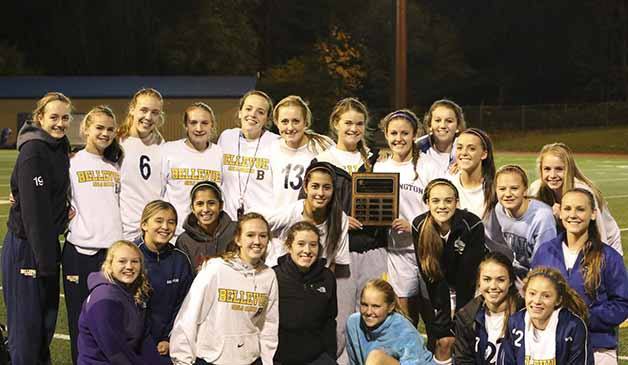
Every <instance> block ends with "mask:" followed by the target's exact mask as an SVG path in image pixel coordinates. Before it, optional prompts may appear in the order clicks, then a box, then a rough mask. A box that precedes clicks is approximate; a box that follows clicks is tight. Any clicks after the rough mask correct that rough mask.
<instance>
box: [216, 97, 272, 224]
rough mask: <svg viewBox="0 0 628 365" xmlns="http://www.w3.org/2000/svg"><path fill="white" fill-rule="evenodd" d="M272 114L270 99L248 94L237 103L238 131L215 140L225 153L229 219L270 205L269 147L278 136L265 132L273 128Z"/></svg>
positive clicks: (227, 131)
mask: <svg viewBox="0 0 628 365" xmlns="http://www.w3.org/2000/svg"><path fill="white" fill-rule="evenodd" d="M272 112H273V101H272V99H271V98H270V96H268V95H267V94H266V93H264V92H263V91H259V90H251V91H249V92H247V93H246V94H244V96H242V98H241V99H240V108H239V110H238V116H237V118H238V121H239V123H240V127H239V128H232V129H226V130H224V131H223V132H222V133H221V134H220V138H219V139H218V145H219V146H220V148H222V150H223V152H224V155H223V160H222V167H223V169H222V188H223V190H224V192H225V208H224V209H225V211H226V212H227V214H229V216H231V218H232V219H236V220H237V219H238V218H239V215H242V214H244V213H247V212H251V211H258V210H261V209H267V208H268V207H269V206H272V205H273V175H272V172H271V169H270V160H271V151H270V146H271V145H272V143H273V141H275V140H277V139H279V136H278V135H276V134H275V133H273V132H271V131H269V130H267V128H268V127H270V125H272ZM238 212H239V213H238Z"/></svg>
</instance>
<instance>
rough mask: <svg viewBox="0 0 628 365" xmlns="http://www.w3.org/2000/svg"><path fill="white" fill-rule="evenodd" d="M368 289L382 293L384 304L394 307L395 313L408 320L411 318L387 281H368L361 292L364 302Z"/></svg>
mask: <svg viewBox="0 0 628 365" xmlns="http://www.w3.org/2000/svg"><path fill="white" fill-rule="evenodd" d="M366 289H373V290H376V291H378V292H379V293H382V294H383V295H384V302H385V303H386V304H388V305H389V306H390V305H394V309H393V311H394V312H397V313H399V314H401V315H402V316H404V317H406V318H408V319H409V318H410V317H409V316H408V313H406V311H405V310H404V309H403V308H402V307H401V305H400V304H399V297H397V294H395V290H394V289H393V287H392V286H391V285H390V284H389V283H388V282H387V281H386V280H384V279H371V280H369V281H367V282H366V284H364V287H363V288H362V291H360V301H361V300H362V296H364V292H365V291H366Z"/></svg>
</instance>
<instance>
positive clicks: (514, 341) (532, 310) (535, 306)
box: [497, 267, 593, 365]
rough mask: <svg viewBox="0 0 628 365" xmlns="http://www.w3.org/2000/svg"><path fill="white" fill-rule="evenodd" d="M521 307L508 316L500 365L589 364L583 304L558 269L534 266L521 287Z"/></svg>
mask: <svg viewBox="0 0 628 365" xmlns="http://www.w3.org/2000/svg"><path fill="white" fill-rule="evenodd" d="M523 290H524V292H525V296H524V299H525V310H521V311H519V312H517V313H515V314H514V315H513V316H511V317H510V319H509V320H508V330H507V331H506V337H505V338H504V341H503V342H502V346H501V349H500V353H499V355H498V356H499V359H498V361H497V363H498V364H500V365H526V364H560V365H593V356H591V344H590V342H589V339H588V334H587V328H586V324H585V323H586V320H587V307H586V304H585V303H584V302H583V301H582V299H581V298H580V296H579V295H578V293H576V292H575V291H574V290H573V289H572V288H571V287H569V285H568V284H567V282H566V281H565V278H563V276H562V275H561V274H560V272H559V271H558V270H555V269H551V268H548V267H537V268H534V269H532V270H530V272H529V273H528V276H527V277H526V282H525V285H524V287H523Z"/></svg>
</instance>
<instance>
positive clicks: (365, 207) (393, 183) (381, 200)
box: [351, 172, 399, 226]
mask: <svg viewBox="0 0 628 365" xmlns="http://www.w3.org/2000/svg"><path fill="white" fill-rule="evenodd" d="M352 180H353V200H352V204H351V215H352V216H353V217H354V218H356V219H357V220H359V221H360V222H362V224H363V225H365V226H390V225H391V224H392V222H393V221H394V220H395V219H397V217H398V216H399V174H398V173H378V172H364V173H354V174H353V176H352Z"/></svg>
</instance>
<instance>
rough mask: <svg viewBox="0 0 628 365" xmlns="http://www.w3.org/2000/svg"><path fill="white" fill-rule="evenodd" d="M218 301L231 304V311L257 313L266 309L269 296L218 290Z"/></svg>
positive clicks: (242, 291)
mask: <svg viewBox="0 0 628 365" xmlns="http://www.w3.org/2000/svg"><path fill="white" fill-rule="evenodd" d="M218 301H219V302H224V303H231V304H232V305H231V309H233V310H237V311H242V312H256V311H258V310H259V309H260V308H264V307H266V304H267V303H268V294H266V293H257V292H251V291H244V290H235V289H226V288H218Z"/></svg>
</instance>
